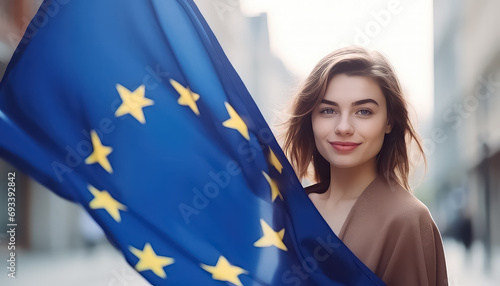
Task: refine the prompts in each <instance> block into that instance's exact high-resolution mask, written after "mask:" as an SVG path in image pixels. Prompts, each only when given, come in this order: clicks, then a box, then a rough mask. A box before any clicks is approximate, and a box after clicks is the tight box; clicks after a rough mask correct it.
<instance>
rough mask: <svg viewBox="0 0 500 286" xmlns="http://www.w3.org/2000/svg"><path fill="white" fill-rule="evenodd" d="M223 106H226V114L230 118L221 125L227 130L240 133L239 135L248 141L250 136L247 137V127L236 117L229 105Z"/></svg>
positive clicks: (236, 114)
mask: <svg viewBox="0 0 500 286" xmlns="http://www.w3.org/2000/svg"><path fill="white" fill-rule="evenodd" d="M224 104H225V105H226V109H227V112H228V113H229V116H230V117H231V118H229V119H228V120H226V121H224V122H223V123H222V125H224V126H225V127H227V128H232V129H236V130H238V131H239V132H240V133H241V135H243V137H245V139H247V140H248V141H250V135H248V127H247V125H246V124H245V122H243V119H241V117H240V116H239V115H238V113H236V111H235V110H234V108H233V107H232V106H231V105H230V104H229V103H227V102H224Z"/></svg>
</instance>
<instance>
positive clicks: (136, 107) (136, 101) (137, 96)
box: [115, 84, 154, 124]
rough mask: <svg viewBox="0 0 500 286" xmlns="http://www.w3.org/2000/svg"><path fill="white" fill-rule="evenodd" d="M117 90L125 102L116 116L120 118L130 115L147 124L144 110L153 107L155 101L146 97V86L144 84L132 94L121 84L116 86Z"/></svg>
mask: <svg viewBox="0 0 500 286" xmlns="http://www.w3.org/2000/svg"><path fill="white" fill-rule="evenodd" d="M116 90H117V91H118V93H119V94H120V97H121V99H122V101H123V102H122V104H121V105H120V107H118V109H117V110H116V112H115V116H116V117H120V116H122V115H125V114H127V113H128V114H130V115H132V116H133V117H134V118H135V119H137V121H139V122H140V123H142V124H144V123H146V118H145V117H144V111H143V110H142V109H143V108H144V107H146V106H150V105H153V104H154V101H153V100H151V99H149V98H146V97H145V95H146V93H145V88H144V85H143V84H142V85H141V86H139V87H138V88H137V89H136V90H134V91H133V92H131V91H130V90H128V89H127V88H126V87H124V86H122V85H121V84H116Z"/></svg>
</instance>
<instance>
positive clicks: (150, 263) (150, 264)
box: [129, 242, 175, 279]
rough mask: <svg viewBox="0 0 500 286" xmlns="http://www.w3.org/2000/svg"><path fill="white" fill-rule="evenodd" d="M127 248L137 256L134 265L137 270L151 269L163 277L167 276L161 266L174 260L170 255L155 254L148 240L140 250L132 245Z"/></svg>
mask: <svg viewBox="0 0 500 286" xmlns="http://www.w3.org/2000/svg"><path fill="white" fill-rule="evenodd" d="M129 250H130V252H132V253H133V254H134V255H135V256H137V258H139V262H137V264H136V265H135V269H137V271H139V272H140V271H145V270H151V271H153V273H154V274H156V275H157V276H159V277H161V278H163V279H165V278H167V273H165V270H164V269H163V267H165V266H168V265H170V264H173V263H174V261H175V260H174V259H173V258H170V257H165V256H159V255H156V253H155V251H154V250H153V247H151V244H149V242H148V243H146V245H145V246H144V249H143V250H142V251H141V250H139V249H137V248H135V247H132V246H129Z"/></svg>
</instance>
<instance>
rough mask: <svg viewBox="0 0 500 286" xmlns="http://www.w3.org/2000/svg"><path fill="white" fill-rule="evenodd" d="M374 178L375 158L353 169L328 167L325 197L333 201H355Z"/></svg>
mask: <svg viewBox="0 0 500 286" xmlns="http://www.w3.org/2000/svg"><path fill="white" fill-rule="evenodd" d="M376 177H377V171H376V165H375V158H374V159H373V160H370V161H367V162H366V163H363V164H361V165H358V166H356V167H353V168H337V167H335V166H333V165H330V186H329V187H328V190H327V191H326V193H325V195H327V196H328V197H329V198H331V199H333V200H334V201H338V200H352V199H357V198H358V197H359V195H361V193H362V192H363V191H364V190H365V189H366V187H368V185H369V184H370V183H371V182H372V181H373V180H374V179H375V178H376Z"/></svg>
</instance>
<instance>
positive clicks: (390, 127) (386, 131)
mask: <svg viewBox="0 0 500 286" xmlns="http://www.w3.org/2000/svg"><path fill="white" fill-rule="evenodd" d="M391 131H392V124H391V123H389V121H387V127H386V128H385V134H389V133H391Z"/></svg>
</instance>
